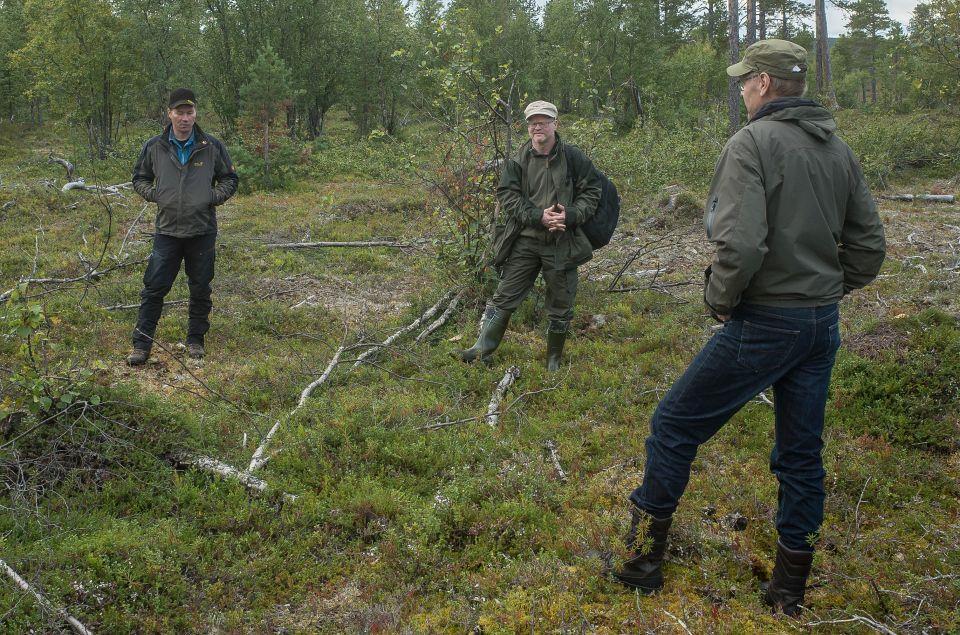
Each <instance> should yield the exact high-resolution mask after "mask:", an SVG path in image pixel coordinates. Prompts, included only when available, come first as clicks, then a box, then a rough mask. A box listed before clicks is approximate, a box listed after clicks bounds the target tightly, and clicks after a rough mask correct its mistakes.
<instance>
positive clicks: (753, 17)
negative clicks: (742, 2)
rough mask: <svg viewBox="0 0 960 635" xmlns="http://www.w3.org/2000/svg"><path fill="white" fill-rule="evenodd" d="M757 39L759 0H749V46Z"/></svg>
mask: <svg viewBox="0 0 960 635" xmlns="http://www.w3.org/2000/svg"><path fill="white" fill-rule="evenodd" d="M756 41H757V0H747V42H746V44H747V46H750V45H751V44H753V43H754V42H756Z"/></svg>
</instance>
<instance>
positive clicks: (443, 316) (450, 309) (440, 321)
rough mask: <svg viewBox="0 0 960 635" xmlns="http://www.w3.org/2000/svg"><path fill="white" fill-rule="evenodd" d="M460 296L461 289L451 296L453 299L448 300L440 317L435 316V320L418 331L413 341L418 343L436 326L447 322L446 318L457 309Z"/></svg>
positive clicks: (434, 329)
mask: <svg viewBox="0 0 960 635" xmlns="http://www.w3.org/2000/svg"><path fill="white" fill-rule="evenodd" d="M462 297H463V291H462V290H461V291H460V293H458V294H457V295H455V296H454V297H453V300H450V305H449V306H448V307H447V310H446V311H444V312H443V313H442V314H441V315H440V317H438V318H437V320H436V322H434V323H433V324H431V325H430V326H428V327H427V328H425V329H423V331H421V332H420V335H418V336H417V339H415V340H414V342H416V343H417V344H419V343H420V342H422V341H423V340H424V339H426V338H427V337H428V336H429V335H430V334H431V333H433V332H434V331H436V330H437V329H438V328H440V327H441V326H443V325H444V324H445V323H446V322H447V320H449V319H450V316H451V315H453V312H454V311H455V310H456V309H457V305H458V304H460V300H461V298H462Z"/></svg>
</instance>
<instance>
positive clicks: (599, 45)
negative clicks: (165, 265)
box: [0, 0, 960, 633]
mask: <svg viewBox="0 0 960 635" xmlns="http://www.w3.org/2000/svg"><path fill="white" fill-rule="evenodd" d="M832 6H833V7H834V8H836V9H838V10H839V11H840V14H841V15H842V16H843V19H844V23H843V25H842V26H843V28H844V31H845V32H844V34H843V35H841V36H840V37H837V38H827V32H828V29H827V25H826V24H825V23H824V20H825V16H826V15H827V6H826V5H825V4H823V3H820V4H817V5H807V4H805V3H802V2H797V1H796V0H782V1H780V2H757V1H756V0H753V1H749V0H748V2H746V4H739V3H738V1H737V0H731V1H730V2H728V3H721V2H716V1H712V0H706V1H698V2H692V1H691V2H673V1H667V0H624V1H611V0H582V1H581V0H550V1H549V2H547V3H546V4H543V5H542V6H540V5H536V4H534V3H532V2H517V1H513V0H494V1H480V0H469V1H462V2H461V1H453V2H449V3H441V2H439V1H437V0H424V1H423V2H420V3H418V4H416V5H411V4H407V3H403V2H399V1H397V0H367V1H363V0H329V1H325V2H314V1H312V0H290V1H288V2H276V1H268V0H260V1H254V0H204V1H202V2H201V1H194V0H174V1H164V2H147V1H145V0H115V1H110V2H107V1H103V0H71V1H69V2H68V1H67V0H2V1H0V149H2V150H3V152H2V153H0V482H2V484H3V499H2V501H0V504H2V507H0V560H2V562H3V563H5V567H6V568H4V569H3V572H4V573H5V576H4V577H3V579H2V582H0V630H4V631H9V632H30V631H31V630H32V631H34V632H36V631H40V632H48V631H49V632H57V631H59V630H61V629H67V628H70V629H73V630H74V631H77V632H83V631H82V630H81V629H82V628H89V629H90V630H92V631H95V632H107V633H119V632H138V633H142V632H158V633H169V632H254V633H260V632H318V631H319V632H338V633H339V632H374V631H376V632H385V631H386V632H461V633H462V632H468V631H469V632H475V633H480V632H487V633H495V632H539V631H547V632H588V631H589V632H605V633H619V632H638V631H643V632H698V633H699V632H720V633H743V632H792V631H794V630H797V629H804V630H810V631H815V632H831V633H832V632H863V631H875V632H883V633H890V632H895V633H903V632H908V633H909V632H917V633H920V632H934V633H937V632H956V631H957V630H958V629H960V609H958V607H960V577H958V574H957V571H958V570H960V551H958V545H960V503H958V499H960V485H958V483H960V447H958V442H957V439H958V438H960V410H958V404H960V331H958V328H957V320H958V316H960V284H958V276H960V207H958V206H957V205H956V204H955V203H950V202H943V201H944V200H948V199H949V197H950V196H952V195H955V194H956V190H957V186H958V173H960V120H958V111H957V107H958V103H960V102H958V98H960V3H958V0H932V1H930V2H922V3H920V4H918V5H917V6H916V8H915V10H914V13H913V17H912V19H911V20H910V22H909V24H906V25H903V24H899V23H897V22H895V21H892V20H891V19H890V16H889V14H888V11H887V7H886V6H885V5H884V3H883V2H882V1H881V0H857V1H856V2H842V3H840V2H837V3H832ZM818 15H819V22H818ZM831 15H833V13H832V12H831ZM830 27H831V29H830V30H834V29H835V28H836V26H835V25H830ZM764 37H785V38H789V39H792V40H794V41H797V42H799V43H801V44H803V45H804V46H805V47H807V49H808V50H809V51H810V56H809V62H810V63H809V68H810V70H809V72H808V84H809V86H810V96H811V97H812V98H815V99H818V100H820V101H822V102H823V103H825V104H827V105H829V106H830V107H831V108H832V109H834V110H835V111H836V113H837V119H838V124H839V128H840V134H841V135H842V136H843V137H844V138H845V139H846V140H847V141H848V142H849V143H850V144H851V146H852V147H853V149H854V151H855V152H856V154H857V156H858V157H859V158H860V160H861V163H862V165H863V168H864V172H865V174H866V175H867V177H868V179H869V181H870V184H871V187H872V188H873V190H874V192H875V193H876V194H877V196H878V201H879V203H880V209H881V217H882V219H883V221H884V224H885V227H886V231H887V236H888V244H889V254H888V258H887V262H886V263H885V265H884V269H883V271H882V272H881V275H880V277H879V278H878V280H877V281H876V282H875V283H874V284H873V285H871V286H870V287H869V288H868V289H866V290H864V291H862V292H858V293H855V294H853V295H852V296H850V297H849V298H847V299H845V300H844V303H843V307H842V311H843V321H842V329H843V338H844V346H843V348H842V349H841V352H840V355H839V358H838V364H837V368H836V372H835V375H834V382H833V386H832V389H831V397H830V402H829V406H828V411H827V417H828V424H827V433H826V449H825V460H826V463H827V469H828V473H829V476H828V481H827V492H828V499H827V522H826V524H825V526H824V532H823V535H822V536H821V537H820V550H819V551H818V555H817V560H816V563H815V569H814V577H813V579H812V580H811V583H812V585H811V591H810V593H809V595H808V600H809V601H808V604H809V609H808V611H806V612H805V613H804V614H803V617H802V618H801V620H799V621H793V620H786V619H783V618H778V617H775V616H772V615H771V614H770V613H769V612H768V611H767V610H766V609H765V608H764V606H763V605H762V603H761V602H760V594H759V585H760V584H761V582H762V581H763V580H764V579H765V578H766V577H767V576H769V571H770V568H771V566H772V555H773V548H774V545H775V541H776V535H775V532H774V530H773V517H774V514H775V510H776V496H777V493H776V481H775V479H774V478H773V477H772V475H770V473H769V470H768V466H767V460H768V459H767V457H768V453H769V449H770V445H771V442H772V439H771V437H772V426H771V422H772V417H773V409H772V407H771V406H772V401H773V395H772V394H771V393H770V391H767V392H766V393H765V394H764V395H763V396H762V397H761V398H759V399H757V400H756V401H754V402H752V403H750V404H748V405H747V406H746V407H745V408H744V409H743V411H741V412H740V413H738V415H737V416H735V417H734V419H733V420H732V421H731V423H730V424H729V425H728V426H727V427H726V428H725V429H724V430H723V431H722V432H721V433H720V434H719V435H717V437H716V438H715V439H713V440H712V441H711V442H710V443H709V444H707V445H706V446H705V447H704V448H703V450H702V452H701V455H700V457H699V458H698V461H697V463H696V464H695V469H694V474H693V477H692V481H691V487H690V490H689V492H688V494H687V495H686V496H685V498H684V501H683V504H682V506H681V509H680V510H679V511H678V517H677V521H676V522H675V524H674V526H675V530H674V534H673V536H672V546H671V550H670V555H669V559H668V563H667V565H666V573H667V579H668V582H667V586H666V588H665V590H664V592H663V593H662V594H660V595H657V596H655V597H649V598H646V597H639V596H636V595H634V594H632V593H630V592H628V591H626V590H624V589H622V588H620V587H618V586H616V585H614V584H612V583H611V582H610V581H609V580H607V579H605V577H604V572H605V570H606V569H607V568H608V567H609V566H610V564H611V562H615V561H616V559H617V558H621V557H623V555H624V554H623V553H622V549H619V548H618V546H617V545H618V544H619V542H620V540H621V536H622V534H623V532H624V530H625V523H626V521H627V515H626V510H625V496H626V494H627V493H628V492H629V491H630V490H631V489H632V488H633V487H635V486H636V483H637V482H638V480H639V478H640V475H641V474H642V469H643V463H644V460H643V456H644V447H643V440H644V437H645V435H646V429H647V421H648V420H649V416H650V414H651V412H652V410H653V408H654V407H655V405H656V403H657V401H658V399H659V398H660V397H661V396H662V395H663V394H664V391H665V390H666V389H667V388H668V387H669V386H670V384H671V383H672V381H673V380H674V379H676V377H677V376H679V374H680V373H681V372H682V371H683V369H684V368H685V366H686V364H687V363H688V362H689V360H690V358H691V357H692V356H693V355H694V354H695V352H696V351H697V350H698V349H699V348H700V347H701V346H702V345H703V343H704V342H705V341H706V340H707V339H708V338H709V337H710V336H711V335H712V333H713V329H712V327H711V322H710V320H709V318H708V316H707V315H706V312H705V311H704V308H703V306H702V302H701V297H700V294H701V288H700V282H701V276H702V271H703V269H704V267H705V266H706V265H707V264H708V263H709V261H710V247H709V245H708V243H706V241H705V240H704V237H703V231H702V227H701V226H700V217H701V213H702V205H703V199H704V198H705V196H706V190H707V187H708V185H709V181H710V177H711V174H712V170H713V164H714V161H715V160H716V158H717V156H718V154H719V152H720V149H721V148H722V146H723V144H724V142H725V141H726V139H727V138H728V137H729V135H730V134H732V132H733V131H735V130H736V129H737V128H738V127H739V126H741V125H743V123H744V111H743V109H742V105H741V104H740V100H739V95H738V94H737V93H736V91H735V87H734V84H733V82H732V81H731V80H729V79H728V78H727V77H726V76H725V74H724V67H725V66H726V65H727V64H728V63H730V61H731V60H733V59H737V58H738V57H739V56H740V55H741V54H742V50H743V48H744V47H745V46H746V45H747V44H749V42H751V41H753V40H755V39H760V38H764ZM178 86H190V87H192V88H194V89H195V90H196V92H197V94H198V100H199V119H198V121H199V123H200V125H201V126H202V127H203V128H204V129H205V130H207V131H209V132H212V133H213V134H215V135H216V136H218V137H220V138H222V139H224V140H225V142H226V143H227V145H228V147H229V149H230V152H231V154H232V156H233V159H234V161H235V164H236V168H237V171H238V172H239V173H240V176H241V192H240V193H239V194H238V195H237V196H236V197H234V198H233V199H232V200H231V201H229V202H228V203H227V204H226V205H224V206H223V207H221V208H220V209H219V210H218V215H219V220H220V234H219V237H218V256H217V257H218V260H217V278H216V280H215V290H214V303H215V309H214V313H213V329H212V331H211V332H210V334H209V337H208V341H207V345H208V353H209V354H208V356H207V358H206V359H205V360H204V361H203V362H195V361H191V360H188V359H186V358H185V355H184V350H183V347H182V344H180V343H179V342H180V340H182V337H183V330H184V325H185V322H186V316H185V310H184V308H185V307H184V303H185V298H186V295H187V292H186V287H185V284H184V283H183V280H182V278H181V279H180V280H179V281H178V283H177V285H176V286H175V287H174V289H173V291H172V292H171V294H170V296H169V297H168V304H167V307H166V308H165V317H164V319H163V320H162V322H161V325H160V329H159V331H158V334H157V342H158V343H157V346H156V347H155V350H154V355H153V357H152V358H151V361H150V363H149V364H147V366H146V367H145V368H143V369H139V370H131V369H129V368H127V367H126V366H125V365H124V364H123V357H124V355H125V353H126V351H127V349H128V347H129V333H130V330H131V328H132V323H133V319H134V315H135V311H136V307H137V304H138V298H137V294H138V292H139V290H140V285H141V283H140V280H141V276H142V267H143V262H144V260H145V259H146V257H147V255H148V254H149V252H150V244H151V238H152V230H153V225H152V221H153V214H154V211H155V210H153V209H152V208H151V207H150V206H148V205H145V204H144V202H143V201H142V200H140V199H139V198H138V197H137V196H136V195H135V194H134V193H133V192H132V191H131V190H130V188H129V185H128V183H127V181H129V178H130V171H131V167H132V165H133V162H134V160H135V159H136V157H137V154H138V152H139V150H140V148H141V146H142V144H143V142H144V141H145V140H146V139H148V138H149V137H150V136H151V135H154V134H157V133H158V132H159V130H160V129H161V126H162V125H163V124H164V117H165V105H166V99H167V95H168V94H169V91H170V90H171V89H172V88H175V87H178ZM532 99H549V100H551V101H553V102H555V103H556V104H558V106H559V107H560V110H561V117H560V121H561V128H560V130H561V134H562V135H564V138H565V139H567V140H570V141H573V142H574V143H576V144H577V145H579V146H580V147H582V148H583V149H584V150H586V151H587V152H588V154H589V155H590V156H591V157H592V158H593V159H594V161H595V162H596V164H597V165H598V166H599V167H600V168H602V169H603V170H604V171H605V172H606V173H607V174H608V175H609V176H610V177H611V178H612V179H613V180H614V181H615V182H616V184H617V186H618V187H619V189H620V192H621V194H622V196H623V216H622V220H621V225H620V227H619V229H618V232H617V234H616V235H615V237H614V240H613V242H612V243H611V245H609V246H608V247H605V248H604V249H602V250H600V251H598V252H597V253H596V256H595V258H594V260H593V261H591V263H589V264H588V265H586V266H585V267H583V268H582V270H581V286H580V291H579V297H578V303H577V317H576V318H575V321H574V325H573V326H574V335H573V336H572V337H571V341H570V342H569V345H568V349H567V362H566V363H565V365H564V368H563V370H562V371H561V372H560V373H557V374H556V375H554V376H550V375H548V374H546V373H545V372H544V370H543V368H542V366H543V347H544V343H543V330H544V316H543V289H542V288H540V287H539V286H538V287H537V289H536V290H535V292H534V293H533V294H532V297H531V300H530V301H529V302H527V303H526V304H525V305H524V306H523V307H522V308H521V310H520V311H518V313H517V314H516V316H515V319H514V320H513V322H512V324H511V329H510V331H509V333H508V336H507V338H506V341H505V344H504V346H503V347H502V349H501V351H500V352H499V353H498V356H497V360H496V362H495V363H494V365H493V366H492V367H491V368H486V367H482V366H465V365H462V364H460V363H459V362H456V361H454V360H452V359H451V358H450V354H451V353H454V352H456V351H457V350H458V349H460V348H462V347H464V346H466V345H467V344H468V343H469V342H470V340H472V338H474V337H475V335H476V329H477V320H478V318H479V315H480V313H481V311H482V309H483V303H484V299H485V298H487V297H489V293H490V291H491V288H492V286H493V285H494V284H495V281H496V278H495V274H494V272H493V271H491V270H490V269H489V268H488V267H487V266H486V262H487V255H488V254H487V249H488V236H489V231H490V227H491V223H492V222H493V221H494V220H495V218H494V214H495V205H494V199H493V191H494V188H495V184H496V182H497V178H498V170H499V166H500V164H501V163H500V160H501V159H502V158H503V157H504V156H506V155H507V154H509V152H510V151H511V149H515V148H516V147H518V145H519V143H521V142H522V141H523V139H524V138H525V136H526V130H525V127H524V126H523V119H522V109H523V106H524V104H525V103H526V102H527V101H530V100H532ZM904 194H910V195H913V194H930V195H934V196H939V197H941V200H939V201H937V200H923V199H920V198H916V197H914V198H912V199H904V198H903V197H901V198H899V199H898V198H895V197H897V196H901V195H904ZM329 243H340V244H341V246H331V245H330V244H329ZM343 243H353V244H356V243H360V244H359V245H357V246H343V245H342V244H343ZM428 325H430V326H428ZM511 382H512V384H511ZM501 383H502V384H503V385H504V390H503V391H498V390H497V387H498V385H500V384H501ZM507 384H511V385H510V386H507ZM497 395H500V396H499V397H497ZM488 413H489V414H488ZM14 575H19V576H20V582H16V581H15V578H14ZM21 582H22V584H21ZM31 591H33V592H35V593H36V594H37V595H34V594H33V593H31ZM71 620H72V621H71ZM78 625H80V626H79V627H78Z"/></svg>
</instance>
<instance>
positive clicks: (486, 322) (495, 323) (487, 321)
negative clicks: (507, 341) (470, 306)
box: [460, 306, 512, 364]
mask: <svg viewBox="0 0 960 635" xmlns="http://www.w3.org/2000/svg"><path fill="white" fill-rule="evenodd" d="M511 313H512V311H504V310H503V309H498V308H497V307H493V306H491V307H487V311H486V313H485V314H484V317H483V326H481V327H480V337H478V338H477V343H476V344H474V345H473V346H471V347H470V348H468V349H466V350H464V351H460V359H461V360H463V361H465V362H467V363H468V364H469V363H470V362H473V361H476V360H477V359H479V360H480V361H481V362H483V363H484V364H486V363H489V361H490V355H492V354H493V352H494V351H495V350H497V347H498V346H500V340H502V339H503V334H504V333H506V332H507V325H508V324H509V323H510V315H511Z"/></svg>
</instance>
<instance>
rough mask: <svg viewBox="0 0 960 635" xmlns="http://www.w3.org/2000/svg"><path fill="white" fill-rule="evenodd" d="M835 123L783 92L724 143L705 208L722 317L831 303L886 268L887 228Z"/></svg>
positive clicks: (712, 298)
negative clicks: (742, 308) (760, 307)
mask: <svg viewBox="0 0 960 635" xmlns="http://www.w3.org/2000/svg"><path fill="white" fill-rule="evenodd" d="M836 130H837V124H836V122H835V121H834V119H833V116H832V115H831V114H830V112H829V111H828V110H826V109H825V108H824V107H822V106H820V105H819V104H816V103H815V102H812V101H809V100H806V99H799V98H783V99H778V100H776V101H774V102H770V103H768V104H766V105H765V106H764V107H763V108H762V109H761V110H760V112H758V113H757V115H755V116H754V118H753V120H751V121H750V123H749V124H748V125H747V126H745V127H744V128H743V129H741V130H740V131H738V132H737V133H736V134H735V135H734V136H733V137H731V138H730V140H729V141H728V142H727V145H726V146H725V147H724V149H723V152H722V153H721V155H720V159H719V160H718V161H717V168H716V172H715V173H714V177H713V184H712V185H711V188H710V195H709V197H708V198H707V207H706V210H705V214H704V225H705V226H706V231H707V239H708V240H710V242H712V243H715V244H716V254H715V256H714V259H713V263H712V264H711V266H710V267H709V268H708V270H707V281H706V286H705V289H704V300H705V301H706V303H707V305H708V306H709V307H710V308H711V309H712V310H713V311H714V312H715V313H716V314H720V315H729V313H730V312H731V311H732V310H733V308H734V307H735V306H737V305H738V304H740V303H741V302H749V303H753V304H764V305H770V306H782V307H812V306H821V305H824V304H830V303H832V302H836V301H838V300H840V298H842V297H843V296H844V295H846V294H847V293H849V292H850V291H852V290H854V289H859V288H860V287H863V286H864V285H866V284H867V283H868V282H870V281H871V280H873V279H874V278H875V277H876V275H877V273H878V272H879V271H880V265H881V264H882V263H883V259H884V253H885V248H886V245H885V241H884V233H883V225H882V224H881V222H880V217H879V215H878V214H877V208H876V204H875V203H874V201H873V197H872V196H871V195H870V191H869V190H868V189H867V184H866V182H865V180H864V177H863V172H862V171H861V169H860V166H859V164H858V163H857V160H856V158H855V157H854V155H853V152H852V151H851V150H850V147H849V146H847V144H846V143H844V142H843V141H842V140H841V139H840V138H839V137H837V135H836Z"/></svg>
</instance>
